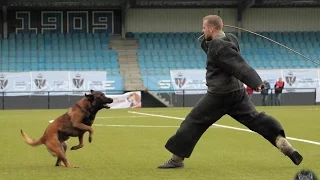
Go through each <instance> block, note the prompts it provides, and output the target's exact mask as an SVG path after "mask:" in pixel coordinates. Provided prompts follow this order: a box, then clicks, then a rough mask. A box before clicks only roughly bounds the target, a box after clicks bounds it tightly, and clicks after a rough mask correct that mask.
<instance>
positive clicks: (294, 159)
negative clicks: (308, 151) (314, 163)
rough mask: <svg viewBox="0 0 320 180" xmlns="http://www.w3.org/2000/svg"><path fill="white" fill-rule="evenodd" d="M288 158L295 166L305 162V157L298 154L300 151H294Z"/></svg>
mask: <svg viewBox="0 0 320 180" xmlns="http://www.w3.org/2000/svg"><path fill="white" fill-rule="evenodd" d="M288 157H289V158H290V159H291V161H292V162H293V163H294V164H295V165H299V164H300V163H301V162H302V160H303V157H302V156H301V155H300V154H299V153H298V151H293V152H292V153H291V154H288Z"/></svg>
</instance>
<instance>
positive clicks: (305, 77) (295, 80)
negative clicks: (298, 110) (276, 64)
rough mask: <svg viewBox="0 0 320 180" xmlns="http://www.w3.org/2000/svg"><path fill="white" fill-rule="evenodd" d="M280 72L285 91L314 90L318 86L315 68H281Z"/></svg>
mask: <svg viewBox="0 0 320 180" xmlns="http://www.w3.org/2000/svg"><path fill="white" fill-rule="evenodd" d="M282 74H283V81H284V82H285V86H284V91H285V92H314V91H315V88H318V87H319V77H318V70H317V69H283V70H282ZM285 92H284V93H285Z"/></svg>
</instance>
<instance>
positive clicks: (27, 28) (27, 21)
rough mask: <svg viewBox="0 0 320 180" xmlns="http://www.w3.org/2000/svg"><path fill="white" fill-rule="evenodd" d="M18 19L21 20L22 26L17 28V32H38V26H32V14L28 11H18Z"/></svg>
mask: <svg viewBox="0 0 320 180" xmlns="http://www.w3.org/2000/svg"><path fill="white" fill-rule="evenodd" d="M16 19H17V20H21V27H18V28H16V33H37V32H38V29H37V28H31V16H30V12H28V11H17V12H16Z"/></svg>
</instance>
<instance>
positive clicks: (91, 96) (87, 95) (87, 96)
mask: <svg viewBox="0 0 320 180" xmlns="http://www.w3.org/2000/svg"><path fill="white" fill-rule="evenodd" d="M84 95H85V96H86V98H88V99H89V101H93V95H92V94H87V93H84Z"/></svg>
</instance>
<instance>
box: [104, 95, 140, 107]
mask: <svg viewBox="0 0 320 180" xmlns="http://www.w3.org/2000/svg"><path fill="white" fill-rule="evenodd" d="M106 96H107V97H110V98H112V99H113V103H111V104H109V106H110V107H111V109H121V108H141V91H133V92H127V93H125V94H120V95H106Z"/></svg>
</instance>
